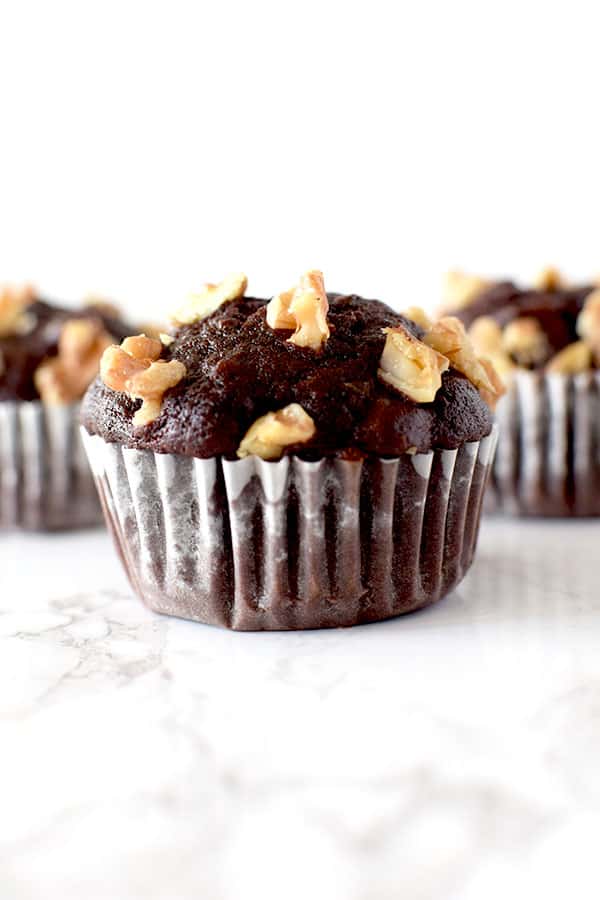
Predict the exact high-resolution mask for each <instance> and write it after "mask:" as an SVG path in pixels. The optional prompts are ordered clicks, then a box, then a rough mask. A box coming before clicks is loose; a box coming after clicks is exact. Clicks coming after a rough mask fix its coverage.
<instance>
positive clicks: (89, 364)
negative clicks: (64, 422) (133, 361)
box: [33, 319, 112, 405]
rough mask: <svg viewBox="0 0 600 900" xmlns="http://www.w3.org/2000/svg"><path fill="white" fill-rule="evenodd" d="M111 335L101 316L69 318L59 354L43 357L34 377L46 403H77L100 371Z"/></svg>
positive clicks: (64, 327)
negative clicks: (99, 367) (97, 317)
mask: <svg viewBox="0 0 600 900" xmlns="http://www.w3.org/2000/svg"><path fill="white" fill-rule="evenodd" d="M111 341H112V338H111V336H110V334H108V332H106V331H105V330H104V328H103V326H102V323H101V322H100V321H99V320H98V319H69V320H68V321H67V322H65V324H64V325H63V327H62V330H61V333H60V338H59V340H58V355H57V356H54V357H52V358H50V359H46V360H44V362H42V363H41V364H40V365H39V366H38V367H37V369H36V371H35V373H34V376H33V380H34V383H35V386H36V388H37V391H38V394H39V395H40V397H41V398H42V402H43V403H48V404H53V405H60V404H67V403H74V402H75V401H76V400H79V399H80V398H81V397H82V396H83V395H84V393H85V391H86V389H87V388H88V386H89V385H90V384H91V383H92V381H93V380H94V378H95V377H96V375H97V374H98V366H99V363H100V357H101V356H102V354H103V352H104V350H105V349H106V348H107V347H108V346H109V345H110V343H111Z"/></svg>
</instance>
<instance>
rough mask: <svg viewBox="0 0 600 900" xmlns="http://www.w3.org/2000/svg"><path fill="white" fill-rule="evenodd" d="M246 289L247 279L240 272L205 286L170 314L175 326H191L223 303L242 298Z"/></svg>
mask: <svg viewBox="0 0 600 900" xmlns="http://www.w3.org/2000/svg"><path fill="white" fill-rule="evenodd" d="M247 287H248V279H247V278H246V276H245V275H243V274H242V273H241V272H239V273H236V274H234V275H228V276H227V278H224V279H223V281H220V282H219V283H218V284H205V285H204V287H203V288H202V290H201V291H199V293H197V294H190V295H189V297H187V299H186V300H185V301H184V302H183V303H182V304H181V306H179V307H178V308H177V309H176V310H175V311H174V312H173V313H172V314H171V321H172V322H173V323H174V324H175V325H191V324H192V323H193V322H199V321H200V319H205V318H206V317H207V316H210V314H211V313H214V312H215V310H217V309H218V308H219V307H220V306H222V305H223V304H224V303H228V302H229V301H230V300H237V299H238V298H239V297H243V296H244V294H245V293H246V288H247Z"/></svg>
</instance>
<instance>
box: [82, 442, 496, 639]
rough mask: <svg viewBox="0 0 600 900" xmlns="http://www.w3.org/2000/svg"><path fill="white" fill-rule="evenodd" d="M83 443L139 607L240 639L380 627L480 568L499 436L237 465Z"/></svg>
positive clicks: (440, 594)
mask: <svg viewBox="0 0 600 900" xmlns="http://www.w3.org/2000/svg"><path fill="white" fill-rule="evenodd" d="M82 431H83V437H84V443H85V446H86V450H87V452H88V456H89V459H90V462H91V466H92V470H93V472H94V476H95V478H96V481H97V485H98V489H99V493H100V497H101V501H102V505H103V508H104V512H105V515H106V518H107V522H108V525H109V528H110V530H111V531H112V533H113V536H114V539H115V542H116V545H117V549H118V551H119V554H120V556H121V559H122V561H123V564H124V566H125V569H126V572H127V575H128V577H129V580H130V582H131V585H132V587H133V589H134V591H135V592H136V593H137V594H138V596H139V597H140V598H141V599H142V600H143V602H144V603H145V604H146V605H147V606H149V607H150V608H151V609H153V610H155V611H156V612H160V613H165V614H167V615H174V616H180V617H182V618H185V619H193V620H195V621H198V622H205V623H208V624H212V625H220V626H224V627H227V628H232V629H236V630H243V631H257V630H282V629H283V630H285V629H303V628H332V627H338V626H350V625H357V624H360V623H363V622H373V621H377V620H380V619H387V618H390V617H393V616H398V615H401V614H403V613H407V612H411V611H413V610H416V609H419V608H421V607H424V606H427V605H429V604H430V603H434V602H435V601H436V600H439V599H440V598H441V597H443V596H444V595H445V594H447V593H448V592H449V591H451V590H452V589H453V588H454V587H456V585H457V584H458V583H459V582H460V581H461V579H462V577H463V576H464V574H465V572H466V571H467V569H468V568H469V566H470V564H471V561H472V559H473V554H474V551H475V545H476V542H477V534H478V528H479V518H480V511H481V505H482V500H483V494H484V490H485V487H486V483H487V480H488V476H489V473H490V469H491V463H492V459H493V454H494V449H495V445H496V436H497V431H496V428H494V431H493V432H492V433H491V434H490V435H489V436H488V437H486V438H483V440H482V441H480V442H476V443H469V444H465V445H464V446H463V447H461V448H460V449H458V450H439V451H433V452H431V453H427V454H416V455H414V456H412V455H405V456H402V457H399V458H396V459H384V458H375V459H366V460H364V461H347V460H339V459H322V460H320V461H318V462H305V461H303V460H300V459H298V458H297V457H284V458H283V459H281V460H280V461H278V462H265V461H263V460H261V459H258V458H257V457H248V458H247V459H243V460H237V461H234V462H231V461H227V460H224V459H221V458H219V457H216V458H213V459H204V460H201V459H192V458H189V457H183V456H176V455H166V454H158V453H156V454H155V453H152V452H150V451H140V450H131V449H126V448H123V447H122V446H120V445H118V444H109V443H106V442H105V441H103V440H102V438H100V437H96V436H90V435H89V434H88V433H87V432H86V431H85V429H82Z"/></svg>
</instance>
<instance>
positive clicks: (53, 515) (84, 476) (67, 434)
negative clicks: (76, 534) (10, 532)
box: [0, 402, 102, 531]
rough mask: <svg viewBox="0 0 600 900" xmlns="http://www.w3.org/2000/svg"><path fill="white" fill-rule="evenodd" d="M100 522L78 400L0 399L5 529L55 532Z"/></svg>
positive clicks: (0, 510) (1, 519)
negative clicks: (70, 403) (70, 402)
mask: <svg viewBox="0 0 600 900" xmlns="http://www.w3.org/2000/svg"><path fill="white" fill-rule="evenodd" d="M101 522H102V512H101V508H100V504H99V503H98V498H97V495H96V489H95V486H94V480H93V478H92V474H91V472H90V468H89V464H88V461H87V459H86V456H85V452H84V449H83V446H82V443H81V438H80V434H79V404H75V405H73V406H60V407H52V406H44V405H43V404H42V403H37V402H31V403H25V402H16V403H10V402H0V529H15V528H22V529H26V530H31V531H55V530H61V529H69V528H84V527H87V526H91V525H99V524H101Z"/></svg>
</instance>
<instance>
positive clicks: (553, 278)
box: [533, 266, 564, 293]
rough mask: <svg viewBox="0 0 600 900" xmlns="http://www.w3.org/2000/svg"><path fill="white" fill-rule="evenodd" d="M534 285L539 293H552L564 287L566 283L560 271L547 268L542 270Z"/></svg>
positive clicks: (550, 267) (551, 267) (552, 267)
mask: <svg viewBox="0 0 600 900" xmlns="http://www.w3.org/2000/svg"><path fill="white" fill-rule="evenodd" d="M533 284H534V287H535V288H537V290H538V291H547V292H548V293H552V292H553V291H558V290H559V289H560V288H561V287H563V285H564V281H563V277H562V275H561V273H560V272H559V270H558V269H556V268H554V266H547V267H546V268H545V269H542V271H541V272H540V274H539V275H538V277H537V278H536V279H535V281H534V283H533Z"/></svg>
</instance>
